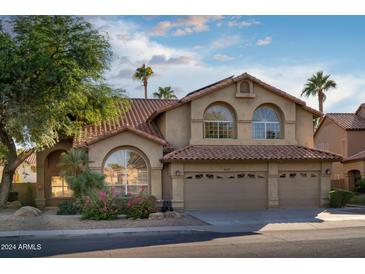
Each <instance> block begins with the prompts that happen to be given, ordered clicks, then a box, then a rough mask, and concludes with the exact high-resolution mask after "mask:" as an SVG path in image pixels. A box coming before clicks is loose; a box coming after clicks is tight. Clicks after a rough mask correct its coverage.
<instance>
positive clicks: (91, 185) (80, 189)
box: [67, 170, 105, 199]
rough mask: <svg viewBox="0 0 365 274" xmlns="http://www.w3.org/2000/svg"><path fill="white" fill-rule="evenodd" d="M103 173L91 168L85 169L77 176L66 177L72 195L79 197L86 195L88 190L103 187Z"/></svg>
mask: <svg viewBox="0 0 365 274" xmlns="http://www.w3.org/2000/svg"><path fill="white" fill-rule="evenodd" d="M104 178H105V177H104V175H102V174H100V173H97V172H95V171H91V170H85V171H83V172H82V173H80V174H79V175H77V176H69V177H67V181H68V182H69V184H70V187H71V189H72V190H73V192H74V197H75V198H76V199H80V198H82V197H83V196H86V195H88V193H89V192H90V191H93V190H95V189H103V188H104V187H105V182H104Z"/></svg>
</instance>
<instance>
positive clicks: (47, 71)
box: [0, 16, 125, 207]
mask: <svg viewBox="0 0 365 274" xmlns="http://www.w3.org/2000/svg"><path fill="white" fill-rule="evenodd" d="M6 26H7V29H6V30H5V29H4V27H3V24H2V22H0V71H1V73H0V141H1V142H0V153H1V154H2V155H1V156H0V158H1V159H2V162H3V165H4V169H3V174H2V179H1V185H0V207H1V206H4V205H6V201H7V197H8V193H9V189H10V187H11V183H12V178H13V175H14V172H15V169H16V168H17V167H18V166H19V165H20V164H21V163H22V162H23V161H24V160H25V159H26V158H27V157H28V156H29V155H30V154H31V153H33V152H34V151H37V150H41V149H44V148H48V147H51V146H53V145H54V144H55V143H56V142H57V141H59V140H60V139H62V138H65V137H67V136H73V135H74V133H75V131H76V130H77V129H78V128H79V127H80V126H82V125H85V124H89V123H98V122H100V121H102V120H103V119H107V118H114V117H116V116H117V115H119V114H120V111H119V109H120V107H119V104H120V103H121V102H125V100H124V99H121V98H123V92H122V91H121V90H112V89H111V88H110V87H109V86H108V85H106V84H105V82H104V79H103V74H104V72H105V70H106V69H107V68H108V66H109V63H110V60H111V56H112V52H111V49H110V44H109V43H108V41H107V40H106V39H105V38H104V37H103V36H102V35H100V34H99V33H98V32H97V31H96V30H94V29H93V27H92V25H91V24H90V23H88V22H87V21H85V20H84V19H83V18H80V17H74V16H17V17H11V18H10V19H9V22H8V24H7V25H6ZM17 147H22V148H25V149H24V150H22V151H21V152H19V153H18V152H17Z"/></svg>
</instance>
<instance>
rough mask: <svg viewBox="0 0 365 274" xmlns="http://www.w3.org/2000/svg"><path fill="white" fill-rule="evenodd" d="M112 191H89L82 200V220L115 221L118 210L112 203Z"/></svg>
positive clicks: (113, 197)
mask: <svg viewBox="0 0 365 274" xmlns="http://www.w3.org/2000/svg"><path fill="white" fill-rule="evenodd" d="M114 199H115V196H114V193H113V192H112V191H106V190H97V191H91V192H90V193H89V195H87V196H85V197H84V198H83V208H82V214H81V218H82V219H90V220H115V219H117V216H118V208H117V207H116V206H115V203H114Z"/></svg>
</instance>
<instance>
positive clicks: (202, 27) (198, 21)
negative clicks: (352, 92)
mask: <svg viewBox="0 0 365 274" xmlns="http://www.w3.org/2000/svg"><path fill="white" fill-rule="evenodd" d="M221 18H222V16H219V15H209V16H208V15H189V16H184V17H181V18H178V19H176V20H174V21H161V22H160V23H158V24H157V26H155V27H154V29H153V31H152V34H153V35H156V36H163V35H167V34H172V35H175V36H182V35H188V34H191V33H194V32H202V31H208V30H209V25H208V23H209V22H210V21H216V20H220V19H221ZM172 29H175V30H174V31H173V32H172V33H170V31H171V30H172Z"/></svg>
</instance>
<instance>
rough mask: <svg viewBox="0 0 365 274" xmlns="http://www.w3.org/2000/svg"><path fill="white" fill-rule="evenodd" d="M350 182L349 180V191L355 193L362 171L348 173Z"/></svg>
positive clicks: (354, 170) (355, 170)
mask: <svg viewBox="0 0 365 274" xmlns="http://www.w3.org/2000/svg"><path fill="white" fill-rule="evenodd" d="M347 176H348V180H349V190H351V191H354V190H355V183H356V182H357V180H360V179H361V173H360V170H357V169H353V170H350V171H349V172H347Z"/></svg>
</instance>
